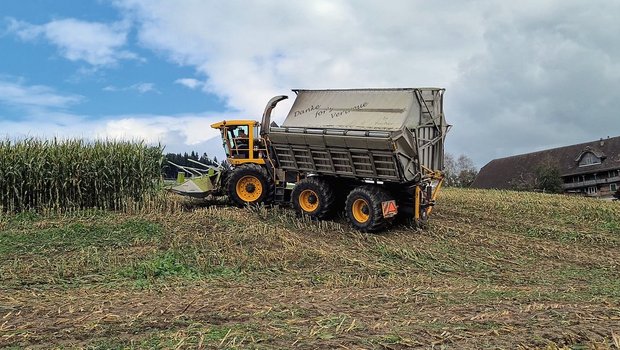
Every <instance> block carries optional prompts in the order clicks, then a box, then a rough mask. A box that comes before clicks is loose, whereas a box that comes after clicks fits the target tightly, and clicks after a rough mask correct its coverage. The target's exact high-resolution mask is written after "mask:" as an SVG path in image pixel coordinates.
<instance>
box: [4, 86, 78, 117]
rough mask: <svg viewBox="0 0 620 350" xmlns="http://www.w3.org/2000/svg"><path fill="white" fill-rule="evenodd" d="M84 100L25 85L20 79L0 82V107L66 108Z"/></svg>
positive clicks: (44, 87) (44, 88)
mask: <svg viewBox="0 0 620 350" xmlns="http://www.w3.org/2000/svg"><path fill="white" fill-rule="evenodd" d="M83 99H84V97H83V96H80V95H75V94H62V93H59V92H57V91H55V90H54V89H52V88H50V87H47V86H42V85H25V84H24V82H23V81H22V80H20V79H17V80H16V81H7V80H0V105H5V106H9V107H13V108H19V109H25V110H32V109H50V108H67V107H69V106H71V105H74V104H77V103H79V102H81V101H82V100H83Z"/></svg>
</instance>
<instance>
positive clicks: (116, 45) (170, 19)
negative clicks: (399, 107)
mask: <svg viewBox="0 0 620 350" xmlns="http://www.w3.org/2000/svg"><path fill="white" fill-rule="evenodd" d="M386 4H387V3H386V2H380V1H374V0H356V1H354V0H313V1H285V0H264V1H261V2H248V1H242V0H230V1H225V2H223V1H215V0H205V1H197V0H178V1H165V0H100V1H98V0H90V1H86V0H83V1H78V0H72V1H69V0H66V1H52V0H47V1H43V0H30V1H23V0H22V1H17V0H3V1H1V2H0V55H1V59H0V136H2V137H4V136H7V137H10V138H19V137H24V136H37V137H53V136H60V137H84V138H96V137H114V138H130V139H144V140H147V141H148V142H151V143H157V142H160V143H162V144H165V145H166V148H167V150H168V151H174V152H179V151H188V152H189V151H191V150H196V151H198V152H200V153H202V152H206V153H208V154H212V155H221V154H222V151H221V147H220V142H219V141H218V140H217V133H216V132H215V131H214V130H212V129H210V128H209V124H210V123H213V122H215V121H219V120H222V119H231V118H243V119H246V118H252V119H258V118H259V117H260V114H261V112H262V110H263V108H264V104H265V103H266V102H267V101H268V99H269V98H270V97H272V96H274V95H280V94H288V95H289V96H290V95H291V92H290V90H291V89H296V88H306V89H312V88H358V87H418V86H438V87H444V88H446V94H445V112H446V117H447V120H448V121H449V122H450V123H451V124H453V125H454V127H453V129H452V131H451V132H450V134H449V135H448V139H447V150H448V152H450V153H453V154H455V155H458V154H466V155H468V156H470V157H471V158H473V159H474V161H475V163H476V165H478V166H482V165H484V164H485V163H486V162H488V161H489V160H491V159H493V158H497V157H503V156H509V155H513V154H519V153H524V152H531V151H536V150H540V149H545V148H549V147H557V146H562V145H568V144H573V143H579V142H586V141H592V140H596V139H598V138H600V137H606V136H618V135H619V134H620V132H619V131H618V130H620V118H618V116H617V110H619V109H620V96H619V95H620V90H619V89H618V88H617V87H618V84H619V83H620V64H618V62H620V44H619V43H618V42H617V40H616V38H617V37H618V34H620V22H619V21H617V14H618V13H620V3H618V2H617V1H613V0H592V1H591V2H583V1H579V0H542V1H540V0H524V1H519V2H515V3H511V2H506V1H499V0H497V1H496V0H474V1H460V0H459V1H457V0H446V1H441V2H429V1H421V0H420V1H418V0H391V1H389V6H386ZM290 103H291V100H287V101H285V102H283V103H282V104H281V105H279V106H278V108H277V109H276V111H275V120H276V121H281V120H282V119H283V117H284V115H286V112H287V111H288V107H290Z"/></svg>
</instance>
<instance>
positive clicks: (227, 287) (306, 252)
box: [0, 189, 620, 349]
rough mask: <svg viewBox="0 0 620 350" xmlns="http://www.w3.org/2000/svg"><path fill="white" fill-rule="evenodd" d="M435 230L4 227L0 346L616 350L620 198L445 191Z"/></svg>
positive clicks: (257, 216) (90, 217)
mask: <svg viewBox="0 0 620 350" xmlns="http://www.w3.org/2000/svg"><path fill="white" fill-rule="evenodd" d="M438 203H439V204H438V206H437V207H436V211H435V212H434V213H433V217H432V218H431V222H430V225H429V227H428V229H426V230H423V231H415V230H412V229H410V228H407V227H396V228H394V229H392V230H391V231H389V232H386V233H383V234H374V235H373V234H361V233H357V232H352V231H350V230H349V227H348V225H347V224H346V223H345V222H344V221H334V222H311V221H307V220H300V219H297V218H296V217H295V215H294V213H293V212H292V210H289V209H279V208H272V209H265V208H261V209H255V210H249V209H236V208H231V207H225V206H211V207H195V206H191V205H188V204H184V203H182V202H174V203H168V204H167V205H161V206H155V207H153V208H150V209H148V210H142V211H138V212H135V213H122V214H120V213H110V212H101V211H98V212H77V213H73V214H65V215H57V216H46V217H43V216H38V215H32V214H21V215H17V216H4V217H2V218H0V281H2V282H1V284H0V347H2V346H17V347H35V348H36V347H50V346H52V347H84V348H94V349H108V348H161V347H163V348H196V347H208V348H213V347H216V348H217V347H223V348H259V349H260V348H274V347H275V348H283V349H288V348H302V349H305V348H337V347H343V348H360V347H361V348H377V349H382V348H386V349H401V348H407V347H414V348H415V347H420V348H430V347H433V346H435V347H437V348H442V347H443V348H454V349H467V348H506V349H513V348H523V349H531V348H547V349H554V348H569V349H581V348H596V349H614V348H620V268H619V266H618V263H619V261H620V249H618V247H619V244H620V203H617V202H614V203H610V202H599V201H595V200H589V199H582V198H571V197H565V196H558V195H544V194H528V193H515V192H497V191H480V190H459V189H447V190H444V191H443V192H442V193H441V194H440V198H439V200H438Z"/></svg>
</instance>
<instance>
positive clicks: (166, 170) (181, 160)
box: [162, 151, 220, 179]
mask: <svg viewBox="0 0 620 350" xmlns="http://www.w3.org/2000/svg"><path fill="white" fill-rule="evenodd" d="M164 158H165V160H166V161H165V162H164V164H163V168H162V175H163V176H164V178H165V179H176V177H177V173H178V172H179V169H177V168H176V167H175V166H173V165H171V164H168V162H167V161H171V162H173V163H174V164H178V165H182V166H188V167H192V168H200V166H199V165H198V164H196V163H192V162H191V161H189V159H193V160H196V161H199V162H200V163H202V164H206V165H212V166H219V165H220V163H218V160H217V157H213V159H211V158H209V156H208V155H207V154H206V153H203V154H202V155H198V153H197V152H194V151H192V152H190V153H187V152H185V153H167V154H166V155H165V156H164Z"/></svg>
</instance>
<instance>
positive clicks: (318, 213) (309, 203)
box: [291, 177, 336, 219]
mask: <svg viewBox="0 0 620 350" xmlns="http://www.w3.org/2000/svg"><path fill="white" fill-rule="evenodd" d="M291 202H292V203H293V207H294V208H295V210H297V212H298V213H301V214H306V215H309V216H310V217H312V218H315V219H326V218H328V217H330V216H331V215H332V214H333V213H334V208H335V204H336V194H335V191H334V188H333V186H332V185H331V183H330V182H329V181H327V180H326V179H322V178H320V177H308V178H305V179H303V180H301V181H299V182H298V183H297V185H295V188H294V189H293V193H292V195H291Z"/></svg>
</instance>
